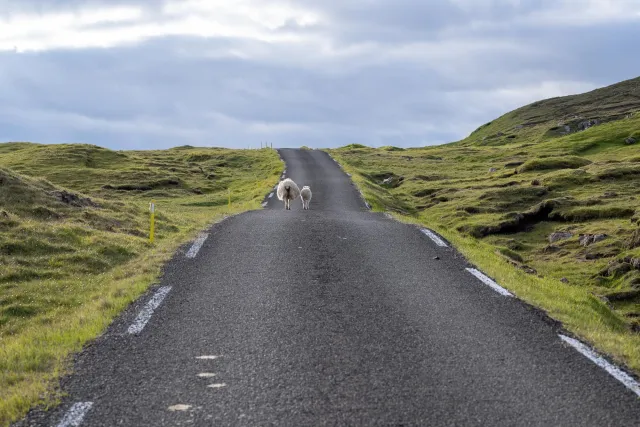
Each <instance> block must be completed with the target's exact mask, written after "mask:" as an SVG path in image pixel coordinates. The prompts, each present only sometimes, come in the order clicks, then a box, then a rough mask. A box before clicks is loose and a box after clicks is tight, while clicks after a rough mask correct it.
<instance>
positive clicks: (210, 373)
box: [198, 372, 216, 378]
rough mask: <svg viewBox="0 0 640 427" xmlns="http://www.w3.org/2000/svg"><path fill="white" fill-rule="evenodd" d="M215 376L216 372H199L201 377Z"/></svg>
mask: <svg viewBox="0 0 640 427" xmlns="http://www.w3.org/2000/svg"><path fill="white" fill-rule="evenodd" d="M215 376H216V374H214V373H213V372H202V373H200V374H198V377H199V378H213V377H215Z"/></svg>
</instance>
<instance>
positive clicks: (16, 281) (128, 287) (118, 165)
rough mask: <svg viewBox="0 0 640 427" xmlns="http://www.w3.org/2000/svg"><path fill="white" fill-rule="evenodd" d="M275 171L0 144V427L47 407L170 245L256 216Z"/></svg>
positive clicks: (176, 154)
mask: <svg viewBox="0 0 640 427" xmlns="http://www.w3.org/2000/svg"><path fill="white" fill-rule="evenodd" d="M282 168H283V165H282V163H281V161H280V160H279V157H278V155H277V153H276V152H275V151H273V150H268V149H263V150H225V149H215V148H212V149H200V148H193V147H180V148H176V149H171V150H164V151H137V152H114V151H111V150H107V149H103V148H100V147H95V146H89V145H38V144H24V143H20V144H15V143H7V144H0V425H6V424H8V423H9V422H10V421H12V420H16V419H18V418H20V417H21V416H23V415H24V414H25V412H26V411H27V410H28V409H29V408H30V407H32V406H34V405H36V404H40V405H44V406H47V405H51V404H54V403H55V402H56V401H57V399H58V398H59V391H58V390H57V388H56V384H57V381H56V380H57V378H59V376H60V375H62V374H64V373H66V372H68V370H69V367H70V364H69V360H70V359H69V356H70V355H71V354H72V353H73V352H75V351H78V350H80V349H81V348H82V346H83V345H84V344H85V343H86V342H87V341H88V340H91V339H93V338H95V337H96V336H98V335H99V334H100V333H101V332H102V331H104V330H105V328H106V327H107V326H108V325H109V323H110V322H111V321H112V319H113V318H114V317H115V316H116V315H117V314H118V313H119V312H121V311H122V310H123V309H124V308H125V307H126V306H127V305H128V304H129V303H130V302H132V301H134V300H135V299H136V298H137V297H139V296H140V295H141V294H142V293H143V292H144V291H145V290H146V289H148V287H149V286H150V285H151V284H153V283H155V282H156V281H157V279H158V277H159V274H160V269H161V267H162V265H163V263H165V262H166V261H167V260H169V259H170V257H171V256H172V254H173V253H174V252H175V250H176V249H177V248H178V246H179V245H181V244H183V243H185V242H187V241H188V240H190V239H192V238H193V237H194V236H195V234H196V233H197V232H198V231H199V230H201V229H203V228H205V227H206V226H207V225H208V224H211V223H213V222H216V221H218V220H219V219H221V218H222V217H223V216H224V215H229V214H233V213H237V212H242V211H245V210H249V209H256V208H259V207H260V202H261V201H262V199H263V198H264V195H265V194H267V193H268V191H269V190H270V189H271V188H272V187H273V185H274V184H275V183H276V182H277V181H278V177H279V175H280V173H281V171H282ZM229 191H230V192H231V200H232V206H231V208H229V207H228V206H227V204H228V194H229ZM151 200H155V203H156V210H157V215H156V241H155V244H150V243H149V242H148V226H149V213H148V206H149V202H151Z"/></svg>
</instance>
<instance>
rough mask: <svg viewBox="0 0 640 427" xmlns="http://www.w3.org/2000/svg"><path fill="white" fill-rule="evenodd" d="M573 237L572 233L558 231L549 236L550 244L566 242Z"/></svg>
mask: <svg viewBox="0 0 640 427" xmlns="http://www.w3.org/2000/svg"><path fill="white" fill-rule="evenodd" d="M572 237H573V234H572V233H569V232H567V231H558V232H555V233H551V234H550V235H549V243H555V242H557V241H559V240H566V239H570V238H572Z"/></svg>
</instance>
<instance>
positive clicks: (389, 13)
mask: <svg viewBox="0 0 640 427" xmlns="http://www.w3.org/2000/svg"><path fill="white" fill-rule="evenodd" d="M11 3H12V4H14V2H11ZM54 3H55V4H53V3H51V2H44V1H40V2H24V3H22V2H21V4H23V5H24V6H23V7H24V10H29V8H32V9H38V8H45V7H46V8H48V9H47V10H60V9H57V8H58V7H59V8H62V9H64V8H67V9H73V8H77V7H80V6H83V7H88V6H87V5H89V6H91V5H93V6H96V5H98V4H103V5H105V4H110V5H111V4H114V3H113V2H80V1H77V2H70V3H69V2H54ZM62 3H64V5H63V4H62ZM481 3H482V4H481ZM552 3H553V2H550V1H521V2H519V5H518V4H516V3H512V2H508V1H493V2H486V1H485V2H482V1H480V2H476V3H473V2H471V1H467V2H466V3H465V2H463V1H458V2H457V3H456V2H447V1H441V2H418V1H410V0H400V1H396V2H394V1H386V2H384V1H366V2H365V1H354V2H338V1H329V2H318V1H314V2H311V1H308V0H304V2H302V3H299V4H303V5H308V6H311V7H315V8H318V9H320V10H322V11H323V13H324V14H325V15H326V16H328V17H329V19H328V21H326V22H321V23H319V24H317V25H313V26H300V25H299V24H298V23H296V22H293V21H290V22H288V23H286V24H285V25H284V26H283V27H281V28H279V29H277V30H276V32H292V33H296V34H305V35H310V36H317V37H320V38H321V39H322V38H326V40H328V41H329V42H330V43H331V45H332V46H333V48H334V49H335V50H336V51H335V52H333V53H327V52H323V51H321V50H320V47H319V45H317V44H314V43H309V44H306V43H298V44H296V43H266V42H260V41H256V40H249V39H239V38H237V39H233V38H210V39H205V38H196V37H158V38H153V39H149V40H147V41H145V42H142V43H139V44H136V45H133V46H128V47H123V46H119V47H113V48H109V49H75V50H64V49H58V50H51V51H44V52H40V53H23V54H16V53H6V52H5V53H0V62H1V63H2V64H3V67H2V68H1V69H0V89H1V90H0V138H2V139H4V140H34V141H40V142H68V141H74V142H78V141H83V142H90V143H95V144H99V145H105V146H108V147H112V148H118V149H122V148H162V147H169V146H175V145H182V144H185V143H189V144H193V145H216V146H238V147H246V146H248V145H252V146H254V147H256V146H258V145H259V144H260V142H261V141H266V140H269V141H271V142H273V143H274V145H278V146H300V145H302V144H306V145H311V146H321V147H329V146H339V145H344V144H348V143H352V142H358V143H364V144H371V145H376V146H379V145H389V144H391V145H401V146H416V145H426V144H433V143H444V142H449V141H454V140H458V139H460V138H462V137H464V136H466V135H467V134H468V133H469V132H470V131H471V130H473V129H474V128H475V127H477V126H479V125H481V124H482V123H484V122H486V121H488V120H491V119H493V118H495V117H496V116H498V115H500V114H502V113H504V112H506V111H508V110H509V109H512V108H516V107H518V106H520V105H521V103H526V102H532V101H534V100H535V97H536V96H540V94H541V93H546V92H545V91H546V90H547V89H545V86H544V85H545V84H548V83H549V82H551V83H553V82H568V83H573V85H571V84H569V85H568V86H567V87H569V89H567V90H573V88H578V87H580V88H581V87H587V86H588V85H589V84H593V85H595V84H608V83H613V82H615V81H617V80H621V79H623V78H629V77H634V75H633V73H634V70H638V69H639V68H638V66H639V65H640V59H637V58H636V56H637V55H635V56H634V55H633V54H632V53H631V52H633V51H634V42H635V40H637V29H636V28H635V27H636V26H635V25H632V24H623V25H620V24H615V25H603V24H599V25H597V26H591V27H570V26H568V27H545V28H541V27H539V26H536V25H535V24H532V23H528V24H518V25H515V24H510V22H515V21H513V20H514V19H515V18H516V17H522V16H527V15H529V14H531V13H534V12H535V11H538V10H541V9H543V8H549V7H553V4H552ZM7 4H8V3H7V2H4V3H3V2H1V1H0V16H2V15H3V12H5V13H6V10H7V9H6V8H5V6H6V5H7ZM119 4H123V5H127V4H130V5H136V4H137V5H142V6H144V7H145V10H146V11H147V15H145V18H144V19H145V20H149V19H160V16H159V15H158V14H157V12H158V11H157V5H158V3H155V4H156V10H155V11H154V10H153V9H151V8H149V7H148V4H149V3H147V2H142V1H139V2H137V3H136V2H125V1H123V2H119ZM296 4H298V3H296ZM483 4H484V5H483ZM47 5H48V6H47ZM479 21H484V22H495V23H496V25H495V26H487V25H480V26H476V27H474V25H472V24H473V22H479ZM634 35H635V36H634ZM421 44H422V47H421ZM361 46H362V50H358V49H359V47H361ZM424 46H426V47H424ZM469 46H477V48H473V49H469ZM617 48H620V49H617ZM349 49H352V50H349ZM411 49H414V50H411ZM585 85H587V86H585ZM540 86H542V87H543V89H539V87H540ZM552 87H553V85H552ZM563 87H564V86H563ZM505 90H506V91H507V95H505ZM509 91H511V92H509Z"/></svg>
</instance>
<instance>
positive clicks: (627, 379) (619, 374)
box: [558, 334, 640, 396]
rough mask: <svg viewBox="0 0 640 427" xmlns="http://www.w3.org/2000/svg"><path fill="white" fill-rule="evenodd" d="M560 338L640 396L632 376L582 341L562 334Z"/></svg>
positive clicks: (637, 385) (636, 383)
mask: <svg viewBox="0 0 640 427" xmlns="http://www.w3.org/2000/svg"><path fill="white" fill-rule="evenodd" d="M558 336H559V337H560V339H561V340H562V341H564V342H566V343H567V344H569V345H570V346H571V347H573V348H574V349H576V350H577V351H578V352H579V353H581V354H582V355H583V356H585V357H586V358H587V359H589V360H591V361H592V362H593V363H595V364H596V365H598V366H599V367H601V368H602V369H604V370H605V371H607V372H608V373H609V375H611V376H612V377H613V378H615V379H617V380H618V381H620V382H621V383H622V384H624V385H625V387H627V388H628V389H629V390H631V391H632V392H634V393H635V394H637V395H638V396H640V384H638V382H637V381H636V380H634V379H633V378H631V376H629V375H627V374H626V373H625V372H623V371H622V370H621V369H620V368H617V367H615V366H613V365H612V364H611V363H609V362H607V361H606V360H605V359H604V358H603V357H602V356H600V355H599V354H598V353H596V352H595V351H593V350H592V349H590V348H589V347H588V346H587V345H585V344H583V343H581V342H580V341H578V340H576V339H574V338H570V337H567V336H565V335H562V334H558Z"/></svg>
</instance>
